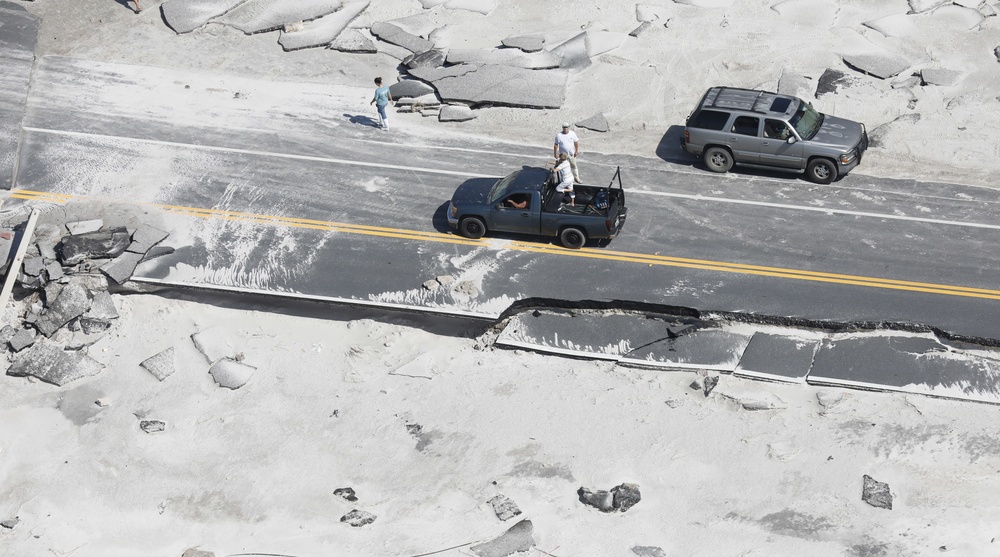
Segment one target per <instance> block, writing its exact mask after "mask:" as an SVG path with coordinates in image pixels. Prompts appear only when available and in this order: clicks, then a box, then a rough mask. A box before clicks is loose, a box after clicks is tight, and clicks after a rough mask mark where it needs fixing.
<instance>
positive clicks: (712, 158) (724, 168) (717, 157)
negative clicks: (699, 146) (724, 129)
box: [705, 147, 733, 173]
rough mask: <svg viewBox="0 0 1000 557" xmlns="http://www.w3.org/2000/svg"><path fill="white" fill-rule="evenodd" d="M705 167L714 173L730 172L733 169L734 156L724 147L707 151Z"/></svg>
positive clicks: (710, 148) (711, 148)
mask: <svg viewBox="0 0 1000 557" xmlns="http://www.w3.org/2000/svg"><path fill="white" fill-rule="evenodd" d="M705 166H706V167H708V169H709V170H711V171H712V172H720V173H722V172H729V169H731V168H732V167H733V156H732V155H731V154H729V151H727V150H725V149H723V148H722V147H709V148H708V149H705Z"/></svg>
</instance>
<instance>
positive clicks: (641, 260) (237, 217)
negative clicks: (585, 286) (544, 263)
mask: <svg viewBox="0 0 1000 557" xmlns="http://www.w3.org/2000/svg"><path fill="white" fill-rule="evenodd" d="M10 197H12V198H16V199H25V200H33V201H42V202H48V203H59V204H62V203H67V202H69V201H72V200H82V199H88V197H87V196H81V195H68V194H58V193H50V192H39V191H32V190H15V191H13V192H11V194H10ZM132 204H135V205H144V206H150V207H156V208H159V209H162V210H164V211H166V212H168V213H173V214H177V215H185V216H190V217H197V218H206V219H207V218H218V219H224V220H230V221H239V222H253V223H259V224H265V225H272V226H288V227H292V228H305V229H311V230H324V231H336V232H345V233H349V234H362V235H367V236H379V237H383V238H399V239H403V240H417V241H424V242H438V243H443V244H459V245H467V246H477V247H487V246H491V245H496V242H495V241H490V240H470V239H468V238H462V237H460V236H455V235H451V234H441V233H440V232H423V231H419V230H405V229H401V228H387V227H381V226H366V225H360V224H347V223H340V222H330V221H321V220H313V219H301V218H294V217H280V216H273V215H262V214H257V213H244V212H239V211H223V210H219V209H202V208H198V207H184V206H179V205H164V204H159V203H132ZM502 247H503V248H504V249H510V250H515V251H523V252H532V253H544V254H552V255H562V256H567V257H585V258H589V259H601V260H605V261H620V262H625V263H636V264H645V265H647V266H649V267H683V268H687V269H701V270H706V271H717V272H724V273H739V274H744V275H756V276H766V277H777V278H784V279H793V280H807V281H811V282H825V283H832V284H844V285H849V286H865V287H869V288H885V289H890V290H905V291H909V292H924V293H928V294H943V295H947V296H963V297H968V298H984V299H989V300H1000V290H990V289H985V288H970V287H966V286H951V285H947V284H934V283H927V282H913V281H906V280H894V279H883V278H877V277H864V276H857V275H842V274H837V273H824V272H818V271H805V270H799V269H786V268H782V267H766V266H762V265H747V264H743V263H727V262H723V261H711V260H706V259H688V258H684V257H670V256H665V255H650V254H644V253H630V252H623V251H613V250H606V249H599V250H598V249H587V248H584V249H579V250H571V249H566V248H563V247H559V246H555V245H552V244H537V243H526V242H517V241H509V242H504V243H503V244H502Z"/></svg>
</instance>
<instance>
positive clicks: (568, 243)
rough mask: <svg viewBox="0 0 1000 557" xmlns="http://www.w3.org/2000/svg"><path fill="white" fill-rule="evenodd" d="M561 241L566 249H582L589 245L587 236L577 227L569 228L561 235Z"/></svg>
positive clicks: (564, 229)
mask: <svg viewBox="0 0 1000 557" xmlns="http://www.w3.org/2000/svg"><path fill="white" fill-rule="evenodd" d="M559 241H560V242H562V245H563V246H564V247H567V248H570V249H580V248H582V247H583V245H584V244H586V243H587V234H586V233H585V232H584V231H583V230H580V229H579V228H577V227H575V226H568V227H566V228H563V231H562V232H560V233H559Z"/></svg>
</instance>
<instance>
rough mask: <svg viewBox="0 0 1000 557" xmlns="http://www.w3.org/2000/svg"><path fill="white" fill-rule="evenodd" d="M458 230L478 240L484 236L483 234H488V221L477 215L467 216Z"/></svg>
mask: <svg viewBox="0 0 1000 557" xmlns="http://www.w3.org/2000/svg"><path fill="white" fill-rule="evenodd" d="M458 230H459V231H460V232H461V233H462V236H465V237H466V238H472V239H473V240H476V239H479V238H482V237H483V234H486V223H484V222H483V221H481V220H479V219H478V218H476V217H466V218H464V219H462V222H461V223H459V225H458Z"/></svg>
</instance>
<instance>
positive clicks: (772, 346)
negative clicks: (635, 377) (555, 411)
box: [0, 206, 1000, 409]
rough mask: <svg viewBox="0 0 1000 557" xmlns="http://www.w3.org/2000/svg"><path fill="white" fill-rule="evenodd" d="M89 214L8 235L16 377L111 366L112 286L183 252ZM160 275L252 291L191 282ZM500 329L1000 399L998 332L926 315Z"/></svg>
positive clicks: (662, 364)
mask: <svg viewBox="0 0 1000 557" xmlns="http://www.w3.org/2000/svg"><path fill="white" fill-rule="evenodd" d="M71 207H72V208H73V209H79V208H80V207H75V206H71ZM35 214H36V216H37V212H36V213H35ZM79 216H80V213H78V212H77V211H75V210H70V211H60V212H59V213H55V212H52V211H49V212H47V213H45V214H43V215H42V216H41V218H40V224H38V225H37V226H36V225H34V223H33V222H31V221H33V220H34V219H29V220H27V221H24V222H22V223H20V224H18V225H16V226H14V227H13V229H11V230H9V231H6V233H5V234H2V235H0V239H2V241H0V257H2V259H3V260H4V261H6V265H5V266H6V269H5V288H7V289H9V288H11V287H12V286H16V287H17V288H16V290H15V291H14V294H15V299H17V300H21V301H23V302H24V303H23V304H22V305H21V306H20V307H21V308H22V310H21V311H19V313H18V314H17V317H16V322H14V323H7V324H6V326H5V327H3V328H2V330H0V342H2V348H3V352H4V354H5V355H6V356H7V357H8V358H9V359H10V364H9V365H8V368H7V374H8V375H12V376H27V375H30V376H33V377H36V378H39V379H42V380H44V381H46V382H49V383H53V384H55V385H58V386H62V385H64V384H67V383H70V382H74V381H77V380H81V379H83V378H85V377H88V376H91V375H95V374H97V373H100V371H101V367H100V366H99V365H98V364H97V363H96V362H95V361H94V360H93V359H91V358H89V357H88V356H87V349H88V347H89V346H91V345H92V344H93V343H95V342H97V340H99V339H100V338H101V337H102V336H103V335H105V334H107V333H108V332H109V331H111V330H112V329H113V327H115V326H119V324H118V318H119V315H118V313H117V311H116V309H115V304H114V301H113V297H112V295H111V293H119V294H129V293H136V292H143V291H149V290H150V287H149V286H150V282H149V281H144V280H143V279H142V278H141V277H138V278H137V279H136V280H133V278H134V273H135V272H136V269H137V267H139V266H140V265H143V264H144V263H148V262H151V261H153V260H156V259H158V258H161V257H165V256H169V255H171V254H172V253H174V251H175V249H174V247H172V246H170V245H169V244H170V242H169V240H170V238H169V234H168V233H167V232H165V231H163V230H161V229H160V228H158V226H154V225H149V224H146V223H143V222H141V221H139V220H137V219H136V218H135V217H134V215H133V216H132V217H127V216H126V215H125V214H119V215H117V216H111V217H107V218H108V219H109V220H110V219H114V220H113V221H110V222H106V221H105V219H103V218H90V219H87V220H80V219H79V218H78V217H79ZM91 216H92V215H91ZM67 217H68V220H67ZM14 220H16V218H15V219H14ZM29 224H30V226H28V227H27V229H26V228H25V225H29ZM157 225H160V223H157ZM160 226H162V225H160ZM15 255H16V256H15ZM22 259H23V261H22ZM449 279H451V280H449ZM158 284H160V285H161V286H167V287H184V288H194V289H200V290H202V291H207V292H212V291H219V290H222V291H229V292H236V293H240V292H243V293H248V292H245V291H241V290H240V289H227V288H224V287H219V286H210V285H202V287H200V288H199V286H198V285H197V284H192V283H185V282H175V283H169V282H163V281H158ZM454 286H455V284H454V280H453V279H452V278H451V277H450V276H440V277H438V278H436V279H434V280H430V281H427V283H425V284H424V285H423V287H424V288H426V289H428V290H433V289H437V288H451V287H454ZM154 290H155V289H154ZM253 294H265V295H267V293H266V292H254V293H253ZM272 295H280V296H282V297H285V298H292V299H295V298H298V299H311V300H319V301H324V302H338V303H342V304H350V305H364V306H374V307H383V308H386V309H406V310H410V311H417V312H428V308H426V307H421V306H420V305H418V304H412V305H406V304H400V303H399V302H397V301H393V302H386V303H384V304H380V303H379V302H378V301H377V300H374V301H373V300H361V299H355V300H352V299H350V298H347V297H341V298H337V297H335V296H328V297H323V298H318V297H316V296H298V295H297V294H296V293H294V292H275V293H273V294H272ZM432 313H442V312H440V311H437V312H432ZM454 313H455V314H460V313H461V312H454ZM473 317H483V316H473ZM491 331H492V332H491V333H490V334H488V335H486V336H487V337H488V338H489V340H490V341H491V342H492V343H493V345H495V346H499V347H507V348H521V349H529V350H534V351H538V352H546V353H552V354H559V355H563V356H570V357H578V358H588V359H598V360H611V361H614V362H616V363H619V364H621V365H625V366H640V367H647V368H656V369H662V370H665V371H677V370H680V371H689V372H694V373H695V374H696V375H697V377H698V379H696V381H695V382H694V383H693V388H697V389H699V390H701V389H703V390H704V392H705V394H706V396H707V394H708V393H709V392H710V391H711V390H712V388H714V387H715V385H716V384H717V383H718V375H719V374H725V375H731V376H733V377H736V378H745V379H759V380H766V381H779V382H788V383H798V384H803V385H825V386H837V387H848V388H861V389H869V390H884V391H897V392H903V393H910V394H920V395H928V396H935V397H943V398H952V399H958V400H967V401H975V402H986V403H992V404H1000V349H997V348H995V347H994V346H995V345H996V344H997V341H995V340H991V339H969V338H958V337H955V336H954V335H950V334H948V333H947V332H946V331H936V330H933V329H931V328H929V327H925V326H919V325H913V324H905V323H832V322H825V323H824V322H816V321H809V322H807V321H804V320H795V319H788V318H777V317H767V316H760V315H749V314H739V313H726V312H699V311H698V310H695V309H691V308H684V307H667V306H650V305H646V306H645V307H644V306H643V305H642V304H636V303H634V302H626V301H621V302H586V301H584V302H565V301H559V300H543V299H523V300H519V301H517V302H515V303H513V304H512V305H511V306H510V307H509V308H508V309H507V310H506V311H505V312H503V314H502V315H501V317H500V318H499V319H498V320H497V321H496V325H495V326H494V327H492V328H491ZM991 345H994V346H991ZM156 356H157V355H151V358H155V357H156ZM740 404H743V406H744V407H745V408H748V409H768V408H778V407H780V406H781V405H782V404H783V403H782V401H780V400H778V399H768V400H754V401H749V400H740Z"/></svg>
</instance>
